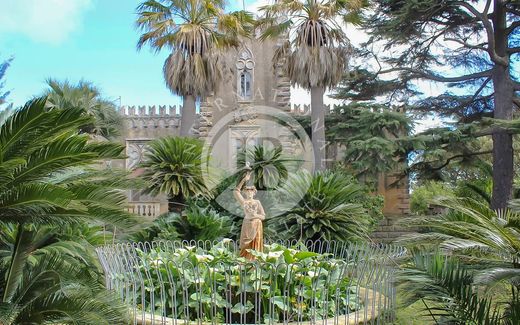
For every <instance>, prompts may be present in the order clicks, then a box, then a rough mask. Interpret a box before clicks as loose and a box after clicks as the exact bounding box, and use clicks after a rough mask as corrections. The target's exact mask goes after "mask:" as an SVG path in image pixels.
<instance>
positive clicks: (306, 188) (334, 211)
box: [268, 171, 373, 241]
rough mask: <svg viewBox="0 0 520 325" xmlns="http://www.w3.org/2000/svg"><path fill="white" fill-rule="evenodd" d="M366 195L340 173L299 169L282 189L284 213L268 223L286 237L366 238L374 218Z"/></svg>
mask: <svg viewBox="0 0 520 325" xmlns="http://www.w3.org/2000/svg"><path fill="white" fill-rule="evenodd" d="M365 196H366V193H365V191H364V189H363V188H362V187H361V186H360V185H359V184H358V183H357V182H356V181H355V180H354V179H353V178H352V177H349V176H347V175H345V174H343V173H341V172H332V171H324V172H318V173H316V174H315V175H312V174H310V173H309V172H307V171H300V172H298V173H296V174H293V175H291V176H289V178H288V180H287V182H286V183H285V184H284V185H283V186H282V187H281V188H280V203H279V205H278V208H279V212H281V214H280V215H279V216H277V217H275V218H272V219H270V220H269V219H268V222H269V225H270V226H273V227H274V228H275V229H276V230H277V232H278V233H279V234H284V235H283V236H284V239H288V238H290V239H300V240H339V241H346V240H347V241H348V240H359V239H366V238H368V234H369V231H370V229H371V225H372V223H373V219H372V217H371V216H370V214H369V212H368V211H367V209H365V208H364V207H363V204H362V203H363V201H364V200H365Z"/></svg>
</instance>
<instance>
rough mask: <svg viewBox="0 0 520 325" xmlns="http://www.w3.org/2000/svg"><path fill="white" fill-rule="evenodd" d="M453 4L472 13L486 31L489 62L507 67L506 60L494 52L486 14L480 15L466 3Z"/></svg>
mask: <svg viewBox="0 0 520 325" xmlns="http://www.w3.org/2000/svg"><path fill="white" fill-rule="evenodd" d="M453 4H454V5H459V6H461V7H464V8H466V9H467V10H468V11H469V12H470V13H472V14H473V15H474V16H475V18H477V19H478V20H480V21H481V22H482V25H483V26H484V29H485V30H486V34H487V38H488V44H489V45H488V48H487V52H488V54H489V56H490V58H491V60H492V61H493V62H495V63H496V64H500V65H502V66H506V67H507V66H508V60H507V59H506V58H503V57H501V56H499V55H498V54H497V53H496V51H495V45H496V44H495V43H496V41H495V34H494V29H493V25H492V24H491V22H490V21H489V18H488V16H487V14H482V13H480V12H479V11H478V10H477V9H476V8H475V7H473V6H472V5H471V4H469V3H468V2H464V1H454V2H453Z"/></svg>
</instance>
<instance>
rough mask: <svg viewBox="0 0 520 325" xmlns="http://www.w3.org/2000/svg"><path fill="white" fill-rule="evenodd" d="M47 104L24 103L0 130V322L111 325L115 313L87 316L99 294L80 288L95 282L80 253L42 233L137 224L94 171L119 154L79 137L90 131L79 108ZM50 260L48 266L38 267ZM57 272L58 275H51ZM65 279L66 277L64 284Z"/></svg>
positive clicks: (116, 180)
mask: <svg viewBox="0 0 520 325" xmlns="http://www.w3.org/2000/svg"><path fill="white" fill-rule="evenodd" d="M46 103H47V99H46V98H38V99H35V100H33V101H30V102H28V103H27V104H26V105H25V106H23V107H22V108H20V109H17V110H14V111H13V112H12V113H11V114H10V115H9V116H8V117H7V118H6V119H4V120H3V121H2V123H1V124H0V223H1V224H2V225H3V226H5V228H4V229H5V230H7V231H6V232H5V233H3V236H2V238H1V239H2V242H1V243H0V246H1V254H2V265H1V267H0V272H1V275H2V276H1V279H2V281H1V283H2V285H1V290H0V293H1V301H0V304H1V306H2V307H1V308H0V317H7V318H6V319H7V321H6V322H4V323H6V324H17V323H27V322H25V321H24V319H36V321H32V322H33V323H49V324H51V323H57V324H69V323H74V322H75V320H77V321H76V323H83V324H89V321H87V320H85V321H81V319H87V318H84V317H87V316H86V314H85V313H86V312H87V311H88V313H89V316H88V319H90V321H91V320H92V319H96V318H97V319H98V321H95V322H94V323H106V322H108V323H113V322H112V320H113V319H114V318H113V315H115V314H119V312H118V311H117V308H116V305H114V309H112V310H109V309H110V304H106V305H105V306H104V307H100V308H99V310H98V311H99V312H98V313H97V314H96V308H93V309H90V308H91V306H92V307H94V306H96V303H95V302H91V301H92V300H91V299H96V298H93V297H94V296H97V294H102V292H101V291H100V290H97V289H96V288H101V285H100V284H99V282H98V285H97V287H96V286H94V285H92V286H90V284H87V285H83V284H82V283H90V282H92V281H94V282H97V281H98V278H97V276H95V275H93V274H92V273H95V269H94V270H92V271H94V272H92V273H91V272H85V268H84V266H85V265H86V264H88V263H89V262H88V261H89V256H88V254H86V253H85V249H87V248H86V247H83V248H82V249H81V248H79V247H78V245H76V244H73V243H71V242H70V241H69V242H67V241H63V242H61V243H58V242H53V241H54V240H55V239H56V238H55V237H53V235H51V234H50V233H47V232H46V231H45V229H46V227H51V228H52V227H58V226H61V227H66V226H70V225H78V224H80V223H83V222H89V221H95V222H99V223H105V224H109V225H112V226H114V227H115V226H117V227H121V228H123V229H125V228H127V229H128V228H131V227H133V226H134V225H136V224H137V220H136V219H135V217H134V216H133V215H131V214H129V213H127V212H126V211H125V209H124V202H125V199H126V196H125V193H124V191H123V189H124V188H125V187H124V185H125V184H126V183H127V180H125V179H124V177H119V176H120V174H118V173H116V172H115V171H114V173H107V172H106V171H103V170H100V169H99V167H97V166H96V164H98V163H99V162H100V160H105V159H119V158H121V157H122V155H121V154H122V151H123V150H124V147H122V146H120V145H119V144H114V143H109V142H93V141H91V140H90V137H89V135H87V134H80V129H81V127H82V126H84V125H88V124H90V123H92V117H91V116H89V115H88V114H86V113H85V111H84V109H83V108H76V107H68V108H66V109H61V108H58V107H51V108H49V107H47V106H46ZM49 229H50V228H47V230H49ZM53 238H54V239H53ZM53 256H55V259H56V262H55V263H54V265H53V266H52V267H51V266H49V264H45V263H46V261H49V260H52V259H53ZM90 260H91V259H90ZM58 264H59V265H60V266H63V269H64V272H66V273H65V274H61V273H59V270H54V267H57V265H58ZM38 266H39V267H38ZM90 266H92V265H90ZM94 267H95V265H94ZM78 269H80V270H81V271H77V270H78ZM50 270H52V271H50ZM66 270H69V271H68V272H67V271H66ZM67 273H69V274H70V275H73V277H70V278H67V279H68V280H67V283H65V282H63V281H65V280H64V279H65V278H66V277H67V276H68V274H67ZM80 274H81V276H80ZM62 279H63V281H62ZM74 279H75V280H76V283H75V284H74V283H72V281H73V280H74ZM33 280H34V281H36V282H31V281H33ZM38 281H41V282H40V283H39V284H38ZM40 286H41V288H42V291H39V288H40ZM89 288H92V289H89ZM76 289H77V291H75V290H76ZM89 290H90V291H89ZM35 295H36V296H37V297H36V296H35ZM89 299H90V300H89ZM100 299H101V296H100ZM99 302H100V303H101V302H102V300H100V301H99ZM24 306H25V307H24ZM17 310H21V311H19V312H18V311H17ZM62 311H63V313H62V314H60V315H61V316H58V314H59V313H61V312H62ZM111 315H112V316H111ZM122 316H123V315H122V314H119V316H118V317H119V318H120V319H122ZM29 323H30V322H29Z"/></svg>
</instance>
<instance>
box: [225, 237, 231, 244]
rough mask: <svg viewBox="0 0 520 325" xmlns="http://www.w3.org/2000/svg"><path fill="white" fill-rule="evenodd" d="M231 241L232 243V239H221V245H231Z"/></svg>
mask: <svg viewBox="0 0 520 325" xmlns="http://www.w3.org/2000/svg"><path fill="white" fill-rule="evenodd" d="M232 241H233V239H230V238H224V239H222V243H223V244H227V243H231V242H232Z"/></svg>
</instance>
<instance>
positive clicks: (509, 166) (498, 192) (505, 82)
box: [491, 1, 514, 209]
mask: <svg viewBox="0 0 520 325" xmlns="http://www.w3.org/2000/svg"><path fill="white" fill-rule="evenodd" d="M492 19H493V27H494V37H495V51H496V53H497V55H498V56H500V57H503V58H508V54H507V48H508V34H507V31H506V11H505V6H504V4H503V3H501V2H500V1H495V2H494V12H493V18H492ZM510 68H511V67H510V63H509V60H508V64H507V65H500V64H497V63H495V67H494V68H493V87H494V90H495V96H494V101H495V102H494V104H495V107H494V118H495V119H501V120H511V119H512V117H513V95H514V87H513V82H512V80H511V75H510ZM513 175H514V170H513V137H512V135H511V134H509V133H507V132H506V131H505V130H498V131H495V132H494V133H493V195H492V200H491V207H492V208H493V209H503V208H505V207H507V203H508V201H509V200H510V199H511V196H512V191H513Z"/></svg>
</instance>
